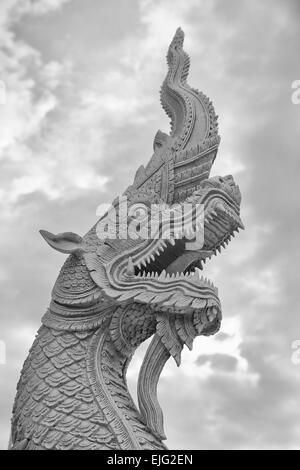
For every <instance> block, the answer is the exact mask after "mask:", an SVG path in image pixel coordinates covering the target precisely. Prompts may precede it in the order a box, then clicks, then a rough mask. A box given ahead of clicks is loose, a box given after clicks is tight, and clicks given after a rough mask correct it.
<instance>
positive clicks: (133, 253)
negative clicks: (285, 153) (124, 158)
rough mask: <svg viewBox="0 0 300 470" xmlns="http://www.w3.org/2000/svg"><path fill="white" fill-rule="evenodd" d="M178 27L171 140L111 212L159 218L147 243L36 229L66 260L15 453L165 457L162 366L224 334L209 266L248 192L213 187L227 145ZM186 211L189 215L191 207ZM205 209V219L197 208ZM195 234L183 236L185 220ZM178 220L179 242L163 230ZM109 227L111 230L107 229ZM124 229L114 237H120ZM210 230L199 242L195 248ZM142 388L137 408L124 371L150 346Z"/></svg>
mask: <svg viewBox="0 0 300 470" xmlns="http://www.w3.org/2000/svg"><path fill="white" fill-rule="evenodd" d="M183 40H184V33H183V31H182V30H181V29H180V28H179V29H178V30H177V31H176V34H175V36H174V38H173V40H172V42H171V44H170V46H169V49H168V54H167V62H168V73H167V76H166V78H165V80H164V82H163V85H162V88H161V104H162V107H163V109H164V110H165V111H166V113H167V115H168V116H169V118H170V120H171V132H170V134H166V133H163V132H161V131H158V132H157V134H156V136H155V138H154V144H153V147H154V153H153V156H152V157H151V159H150V161H149V163H148V165H147V166H146V167H144V166H141V167H140V168H139V169H138V171H137V173H136V176H135V179H134V182H133V184H132V185H131V186H129V187H128V188H127V190H126V191H125V192H124V193H123V196H122V197H123V198H125V197H126V200H127V204H128V211H127V212H128V213H127V215H126V214H125V216H124V215H122V214H121V212H122V211H121V207H120V200H118V199H116V200H115V201H114V202H113V204H112V207H113V208H114V210H115V213H116V214H117V215H118V217H117V219H116V220H117V222H116V223H117V225H118V226H119V225H121V224H123V225H122V226H124V224H125V226H128V227H129V226H130V224H132V223H136V219H135V215H134V214H133V215H132V213H131V212H130V210H131V208H132V207H136V206H138V207H139V206H141V205H142V206H143V207H144V212H143V211H142V212H143V216H142V217H141V218H139V225H140V227H139V229H140V230H141V232H142V229H143V220H146V219H147V211H149V210H150V207H151V206H152V205H155V206H156V207H160V208H163V209H162V217H161V218H158V219H157V220H158V223H157V224H156V228H154V229H152V228H151V236H150V237H142V236H136V237H128V236H127V237H120V236H119V237H112V236H110V235H111V234H110V232H109V230H108V231H107V236H106V237H100V236H99V234H98V224H99V222H100V223H101V224H103V223H108V222H109V218H110V212H109V211H108V212H107V213H105V214H104V215H103V216H102V218H101V219H100V221H99V222H98V224H97V225H95V226H94V227H93V228H91V230H90V231H89V232H88V233H87V234H86V235H85V236H83V237H81V236H79V235H77V234H74V233H72V232H65V233H60V234H58V235H53V234H51V233H50V232H46V231H43V230H42V231H41V234H42V236H43V237H44V239H45V240H46V241H47V243H48V244H49V245H50V246H51V247H52V248H54V249H55V250H58V251H59V252H62V253H65V254H68V255H69V256H68V258H67V260H66V261H65V263H64V265H63V267H62V269H61V271H60V273H59V276H58V278H57V280H56V283H55V285H54V288H53V291H52V299H51V303H50V306H49V309H48V310H47V312H46V313H45V315H44V316H43V319H42V326H41V327H40V329H39V331H38V333H37V336H36V338H35V341H34V343H33V346H32V347H31V349H30V351H29V355H28V358H27V359H26V361H25V364H24V366H23V370H22V373H21V377H20V380H19V383H18V386H17V395H16V399H15V403H14V408H13V417H12V430H11V443H10V449H12V450H20V449H22V450H48V449H49V450H52V449H53V450H73V449H76V450H81V449H82V450H118V449H119V450H146V449H147V450H160V449H161V450H164V449H166V446H165V444H164V443H163V441H164V440H165V439H166V436H165V433H164V427H163V414H162V410H161V408H160V405H159V403H158V399H157V385H158V381H159V377H160V374H161V372H162V370H163V367H164V365H165V363H166V361H167V360H168V359H169V358H170V356H172V357H173V358H174V359H175V361H176V363H177V365H180V357H181V351H182V349H183V347H184V345H186V346H187V347H188V348H190V349H191V348H192V344H193V340H194V339H195V338H196V337H197V336H199V335H213V334H215V333H216V332H218V330H219V328H220V324H221V305H220V300H219V297H218V290H217V288H216V287H215V286H214V285H213V283H212V282H211V281H209V280H207V279H206V278H204V277H203V276H201V275H200V274H201V271H202V270H203V265H204V264H205V262H206V261H207V260H208V259H210V258H211V257H212V256H214V255H216V254H218V252H220V251H221V249H222V248H225V246H226V244H228V243H229V241H230V239H231V238H232V237H233V236H234V235H235V232H238V231H239V229H243V228H244V227H243V223H242V221H241V218H240V203H241V194H240V190H239V187H238V186H237V185H236V184H235V182H234V180H233V177H232V176H231V175H228V176H225V177H216V176H215V177H209V175H210V170H211V166H212V164H213V162H214V160H215V158H216V154H217V151H218V146H219V143H220V137H219V135H218V124H217V116H216V114H215V111H214V107H213V105H212V103H211V101H210V100H209V98H207V97H206V96H205V95H204V94H203V93H202V92H199V91H198V90H196V89H194V88H192V87H190V86H189V85H188V84H187V81H186V79H187V75H188V72H189V56H188V55H187V54H186V52H184V50H183ZM188 204H189V205H188ZM197 205H201V207H203V212H202V216H201V217H200V215H201V214H200V215H197V211H195V207H196V206H197ZM185 207H192V209H188V210H187V211H186V212H187V218H188V219H189V221H190V226H189V228H188V229H187V230H185V229H182V228H180V227H182V224H181V221H182V210H183V209H184V208H185ZM170 210H172V211H173V218H172V234H173V235H172V236H170V237H167V236H164V231H163V230H161V228H162V225H163V219H164V211H165V212H166V213H167V212H168V211H170ZM108 225H109V223H108ZM117 228H118V227H117ZM191 230H192V232H193V233H194V239H195V238H197V233H198V232H199V233H200V232H201V231H202V232H203V243H202V244H199V243H198V244H197V243H196V242H191V240H192V239H193V237H191ZM152 336H153V338H152V340H151V342H150V344H149V347H148V350H147V352H146V354H145V358H144V360H143V363H142V366H141V370H140V373H139V378H138V406H137V405H136V404H135V403H134V401H133V399H132V397H131V396H130V393H129V391H128V388H127V382H126V372H127V368H128V365H129V363H130V361H131V358H132V356H133V354H134V352H135V350H136V349H137V347H138V346H139V345H140V344H141V343H142V342H144V341H146V340H147V339H148V338H150V337H152Z"/></svg>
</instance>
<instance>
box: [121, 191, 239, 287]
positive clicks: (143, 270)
mask: <svg viewBox="0 0 300 470" xmlns="http://www.w3.org/2000/svg"><path fill="white" fill-rule="evenodd" d="M240 229H244V226H243V223H242V221H241V219H240V217H239V215H238V213H237V212H236V211H235V210H234V208H232V207H230V206H229V205H227V204H226V203H224V201H222V200H219V201H218V202H217V203H215V204H214V205H213V206H211V207H210V208H208V209H207V210H206V211H205V218H204V243H203V246H202V248H201V249H197V250H193V249H187V245H188V243H189V242H191V241H192V240H191V238H190V236H189V238H188V237H185V236H183V237H182V238H178V237H177V236H176V234H175V236H174V237H173V238H169V239H160V240H157V243H156V244H151V245H150V246H149V248H150V250H148V251H147V253H144V254H143V256H142V257H141V258H140V259H139V260H134V261H133V265H132V266H131V269H134V275H135V276H136V277H139V278H157V277H166V278H178V277H184V278H187V277H190V276H194V274H195V271H196V269H200V270H203V265H204V264H205V263H206V261H207V260H208V259H211V257H212V256H216V255H217V254H218V253H220V252H221V251H222V248H225V247H226V245H228V243H229V242H230V241H231V239H232V237H234V236H235V233H236V232H238V231H239V230H240ZM199 230H202V231H203V227H202V228H201V227H200V226H199V225H198V226H197V224H195V225H194V228H193V233H194V235H195V238H197V232H198V231H199ZM130 263H131V261H130ZM132 274H133V273H132ZM200 279H201V278H200ZM202 279H203V278H202ZM203 281H206V282H209V281H207V279H203Z"/></svg>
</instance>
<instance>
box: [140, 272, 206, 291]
mask: <svg viewBox="0 0 300 470" xmlns="http://www.w3.org/2000/svg"><path fill="white" fill-rule="evenodd" d="M136 277H139V278H142V279H146V278H153V279H160V280H162V279H165V280H175V279H187V278H195V280H196V279H199V280H200V281H201V282H203V283H205V284H207V285H209V286H211V287H214V284H213V283H212V282H211V281H210V280H209V279H207V278H206V277H203V276H202V275H200V273H199V271H198V272H197V271H195V272H192V273H188V272H186V273H185V274H184V273H176V274H175V273H173V274H169V273H167V272H166V270H165V269H164V270H163V271H162V272H161V273H160V274H158V273H157V272H152V273H150V272H148V273H146V272H143V273H141V272H140V273H138V275H137V276H136Z"/></svg>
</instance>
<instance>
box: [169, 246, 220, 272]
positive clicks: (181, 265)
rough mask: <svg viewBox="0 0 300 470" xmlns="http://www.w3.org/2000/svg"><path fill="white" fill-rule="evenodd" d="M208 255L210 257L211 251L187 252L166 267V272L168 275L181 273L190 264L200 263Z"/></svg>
mask: <svg viewBox="0 0 300 470" xmlns="http://www.w3.org/2000/svg"><path fill="white" fill-rule="evenodd" d="M210 255H212V251H205V250H201V251H187V252H186V253H184V254H183V255H181V256H179V258H177V259H176V260H175V261H173V263H171V264H170V265H169V266H168V267H167V269H166V272H167V273H168V274H176V273H183V272H184V271H185V270H186V269H187V268H188V267H189V266H190V265H191V264H192V263H194V262H195V261H201V260H202V259H205V258H207V257H208V256H210Z"/></svg>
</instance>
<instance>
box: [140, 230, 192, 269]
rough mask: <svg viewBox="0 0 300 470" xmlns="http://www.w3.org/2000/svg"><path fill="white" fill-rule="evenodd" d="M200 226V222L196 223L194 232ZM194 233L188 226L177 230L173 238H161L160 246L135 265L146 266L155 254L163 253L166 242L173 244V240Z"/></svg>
mask: <svg viewBox="0 0 300 470" xmlns="http://www.w3.org/2000/svg"><path fill="white" fill-rule="evenodd" d="M200 228H201V224H197V226H196V232H198V231H199V230H200ZM194 234H195V230H194V228H193V227H189V228H187V229H185V230H184V232H182V231H178V232H177V233H175V234H174V238H172V237H171V238H166V239H161V240H160V243H161V244H160V246H159V247H158V248H156V249H155V250H154V252H153V253H152V254H151V255H147V256H145V258H143V259H142V260H140V261H139V262H138V263H136V264H135V266H136V267H137V268H138V269H141V268H142V266H144V267H145V268H146V267H147V265H148V264H150V263H151V261H155V258H156V257H157V256H160V255H161V253H163V252H164V251H165V249H166V248H167V246H168V245H167V242H169V244H170V245H172V246H175V243H176V242H175V240H178V239H182V238H184V237H186V238H190V237H192V235H194ZM154 253H155V255H156V256H155V255H154Z"/></svg>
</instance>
